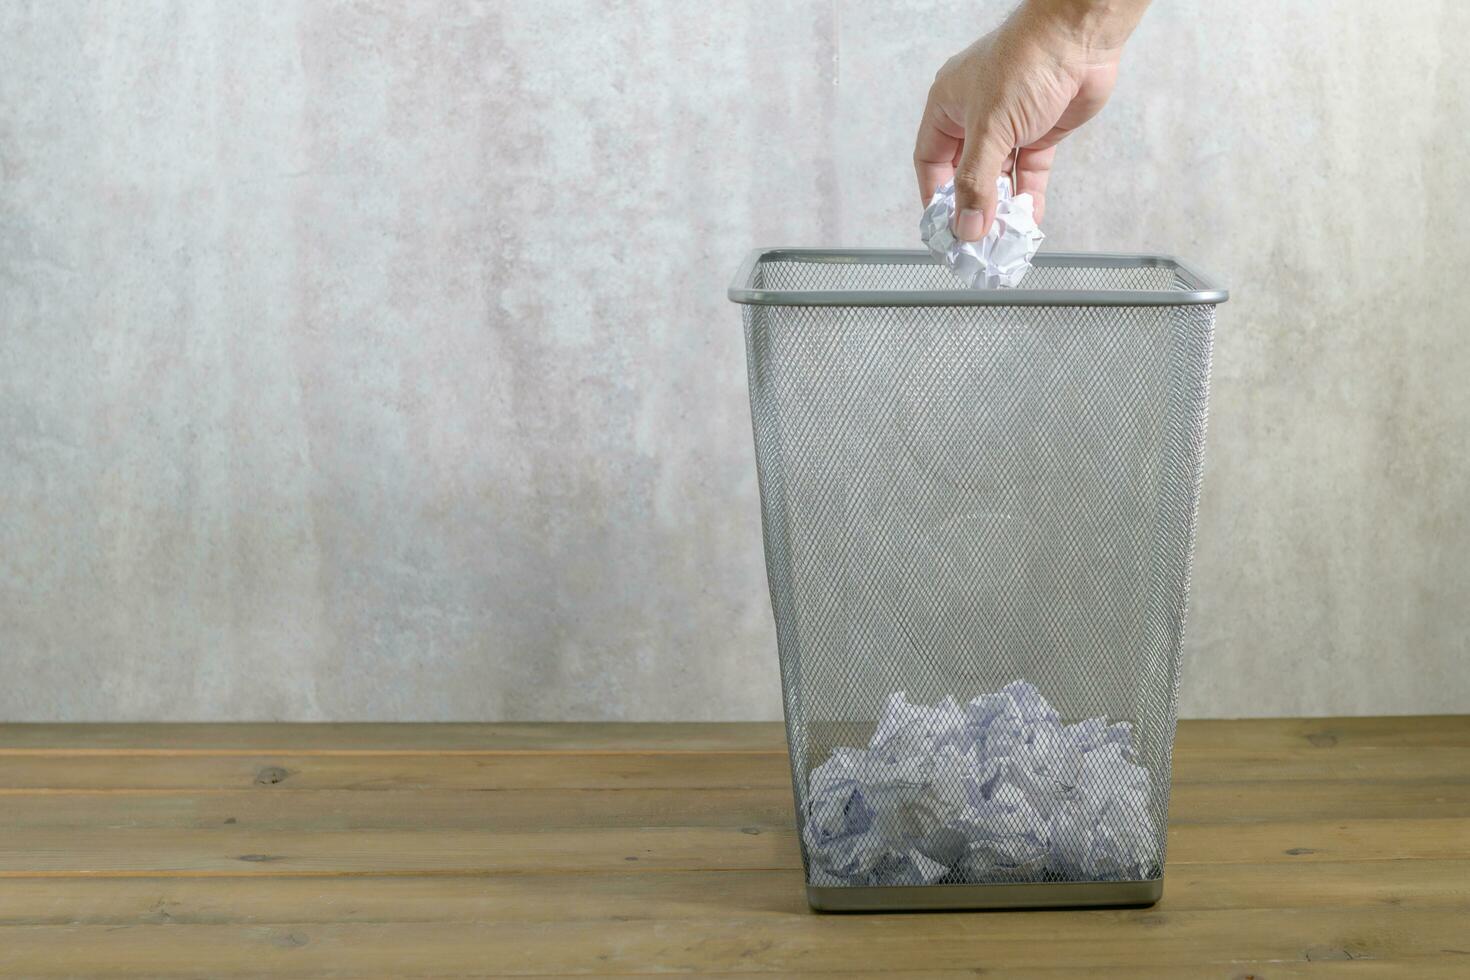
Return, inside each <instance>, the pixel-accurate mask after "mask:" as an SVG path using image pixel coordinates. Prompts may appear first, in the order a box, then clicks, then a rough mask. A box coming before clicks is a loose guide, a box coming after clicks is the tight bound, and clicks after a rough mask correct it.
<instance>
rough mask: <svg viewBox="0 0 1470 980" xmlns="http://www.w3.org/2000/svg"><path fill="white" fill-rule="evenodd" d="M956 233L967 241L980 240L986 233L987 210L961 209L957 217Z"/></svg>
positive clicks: (957, 236) (955, 223) (956, 235)
mask: <svg viewBox="0 0 1470 980" xmlns="http://www.w3.org/2000/svg"><path fill="white" fill-rule="evenodd" d="M954 234H955V237H956V238H959V239H962V240H964V241H967V242H976V241H979V240H980V239H981V238H982V237H984V235H985V212H983V211H973V210H971V209H969V208H966V209H965V210H963V211H961V212H960V213H959V215H958V217H956V218H955V222H954Z"/></svg>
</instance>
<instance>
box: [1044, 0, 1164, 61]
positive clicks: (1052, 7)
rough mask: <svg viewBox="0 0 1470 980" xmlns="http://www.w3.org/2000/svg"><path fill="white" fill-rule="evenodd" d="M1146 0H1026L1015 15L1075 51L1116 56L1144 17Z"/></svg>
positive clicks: (1093, 55)
mask: <svg viewBox="0 0 1470 980" xmlns="http://www.w3.org/2000/svg"><path fill="white" fill-rule="evenodd" d="M1148 4H1149V0H1025V2H1024V3H1023V4H1022V5H1021V7H1020V8H1019V9H1018V10H1017V11H1016V14H1015V16H1016V18H1017V19H1018V20H1021V21H1023V22H1025V23H1027V24H1029V25H1030V26H1033V27H1034V28H1036V29H1039V30H1041V31H1043V32H1045V33H1046V34H1048V35H1050V36H1051V37H1053V38H1055V39H1056V40H1058V41H1060V42H1061V43H1063V44H1065V45H1067V46H1068V47H1070V48H1072V49H1074V50H1075V51H1076V52H1077V53H1078V54H1080V55H1082V56H1084V57H1087V58H1089V60H1090V59H1092V58H1100V59H1106V58H1109V57H1110V56H1111V57H1113V58H1116V56H1117V52H1118V51H1119V50H1120V49H1121V48H1122V47H1123V43H1124V42H1125V41H1127V40H1128V36H1129V35H1130V34H1132V33H1133V29H1134V28H1135V27H1137V26H1138V22H1139V21H1140V20H1142V19H1143V12H1144V10H1146V9H1147V8H1148Z"/></svg>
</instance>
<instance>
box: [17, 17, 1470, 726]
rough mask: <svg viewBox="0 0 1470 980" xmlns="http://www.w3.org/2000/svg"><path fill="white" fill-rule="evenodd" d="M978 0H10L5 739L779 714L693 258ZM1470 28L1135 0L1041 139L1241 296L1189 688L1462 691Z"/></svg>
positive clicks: (860, 228)
mask: <svg viewBox="0 0 1470 980" xmlns="http://www.w3.org/2000/svg"><path fill="white" fill-rule="evenodd" d="M976 6H977V5H976V4H973V3H951V4H938V3H934V4H923V3H902V4H899V3H890V2H879V0H873V2H866V3H859V2H848V0H839V2H835V3H833V2H828V3H820V4H818V3H791V4H761V5H759V6H747V5H744V4H734V3H731V4H725V3H714V4H701V5H697V6H691V5H689V4H684V3H676V2H673V0H665V2H650V3H644V4H635V5H625V4H618V5H604V4H601V3H595V2H590V0H588V2H546V0H538V2H535V3H530V2H526V3H520V2H515V3H511V2H506V3H487V4H467V3H437V4H434V3H417V4H404V3H400V2H398V0H384V2H378V3H305V2H301V3H264V2H261V3H241V2H200V3H173V4H168V3H141V2H139V3H97V4H78V3H53V2H35V3H25V2H8V3H4V4H0V320H3V330H0V644H3V649H0V657H3V666H4V681H3V682H0V717H4V718H10V719H78V720H80V719H137V718H164V719H185V718H189V719H192V718H204V719H219V718H259V719H273V718H301V719H318V718H331V719H369V718H373V719H378V718H382V719H449V718H454V719H521V718H589V717H590V718H629V719H633V718H672V717H686V718H742V717H774V716H776V715H777V713H778V712H779V704H778V692H777V684H776V673H775V669H774V652H773V631H772V628H771V624H770V615H769V607H768V604H767V594H766V589H765V581H764V569H763V565H762V561H761V556H760V538H759V525H758V513H757V504H756V497H755V483H754V473H753V466H752V457H751V448H750V433H749V419H748V414H747V413H748V409H747V404H746V401H745V387H744V375H743V371H744V362H743V352H742V344H741V338H740V333H739V328H738V315H737V312H736V311H735V309H734V308H732V307H730V306H729V305H728V304H727V303H726V302H725V300H724V298H723V291H724V286H725V281H726V279H727V277H728V275H729V274H730V272H731V271H732V269H733V266H734V265H735V263H736V261H737V260H738V258H739V256H740V255H741V253H742V252H743V251H744V250H745V249H746V248H747V247H749V246H750V245H752V244H757V243H760V244H776V243H782V244H894V243H898V244H909V243H911V242H912V241H913V239H914V236H915V227H916V223H917V219H918V213H917V208H916V202H915V200H914V197H915V191H914V189H913V188H912V187H911V184H910V182H911V177H910V172H909V162H908V156H909V152H910V147H911V143H910V141H911V135H912V129H913V125H914V123H915V121H916V117H917V113H918V110H919V108H920V106H921V100H922V97H923V93H924V90H925V88H926V86H927V82H928V79H929V77H930V76H931V74H932V72H933V70H934V68H935V67H937V65H938V64H939V62H940V61H941V60H942V58H943V57H944V56H946V55H947V54H949V53H950V52H951V51H952V50H953V49H956V48H957V47H959V46H961V45H962V44H963V43H965V42H967V41H968V40H969V38H970V37H971V36H973V35H974V34H975V33H976V32H978V31H979V30H981V29H983V28H984V27H986V25H988V24H989V23H992V22H994V21H995V20H996V19H997V18H998V17H999V16H1000V14H1001V10H1000V9H999V7H997V5H994V4H991V5H989V6H988V9H982V11H981V12H980V13H979V14H977V13H976V12H975V9H974V8H975V7H976ZM1467 38H1470V5H1465V4H1460V3H1455V2H1450V0H1446V2H1443V3H1433V2H1428V0H1409V2H1399V3H1394V4H1379V3H1370V2H1368V0H1357V2H1351V3H1348V2H1344V3H1333V4H1324V3H1316V2H1307V0H1297V2H1286V3H1282V2H1276V0H1254V2H1249V3H1245V2H1242V3H1230V4H1219V3H1210V2H1205V0H1195V2H1183V0H1174V2H1161V3H1159V4H1158V5H1157V9H1156V10H1154V11H1153V12H1152V13H1150V15H1149V16H1148V18H1147V20H1146V21H1145V24H1144V26H1143V27H1142V29H1141V30H1140V31H1139V33H1138V35H1137V36H1136V38H1135V41H1134V43H1133V45H1132V48H1131V50H1130V52H1129V57H1128V60H1127V62H1126V63H1125V66H1124V75H1123V79H1122V81H1121V84H1120V85H1119V90H1118V93H1117V95H1116V97H1115V99H1114V102H1113V104H1112V105H1111V106H1110V107H1109V108H1108V110H1107V111H1106V112H1105V113H1104V115H1103V116H1102V117H1101V118H1100V119H1099V120H1098V121H1097V122H1096V123H1094V124H1093V125H1092V126H1091V127H1090V128H1088V129H1087V130H1086V131H1084V132H1082V133H1081V134H1079V136H1078V137H1077V138H1076V139H1074V140H1073V141H1072V142H1070V143H1069V144H1068V145H1066V146H1065V147H1064V149H1063V152H1062V155H1061V157H1060V159H1059V172H1058V174H1057V176H1056V178H1055V180H1054V193H1053V196H1052V198H1051V201H1050V206H1049V212H1048V225H1049V227H1048V231H1049V232H1050V235H1051V240H1050V243H1049V244H1050V246H1051V247H1055V248H1086V249H1093V248H1096V249H1111V250H1162V251H1170V252H1177V253H1179V254H1183V255H1187V256H1189V257H1191V258H1193V259H1196V260H1197V261H1198V262H1199V263H1200V264H1201V265H1203V266H1204V267H1206V268H1209V269H1211V270H1213V271H1215V272H1217V273H1219V274H1220V275H1221V276H1222V277H1223V278H1225V279H1226V280H1227V281H1228V282H1229V284H1230V285H1231V286H1232V288H1233V297H1234V298H1233V299H1232V301H1231V303H1230V304H1229V306H1227V307H1226V308H1224V311H1223V316H1222V319H1221V324H1220V331H1219V337H1218V343H1217V353H1216V366H1215V383H1214V396H1213V416H1212V421H1211V431H1210V446H1209V452H1208V461H1207V473H1206V485H1205V492H1204V500H1203V504H1202V517H1201V526H1200V535H1199V551H1198V558H1197V562H1196V578H1195V598H1194V607H1193V611H1192V614H1191V619H1190V624H1189V625H1190V628H1189V636H1188V651H1187V660H1186V677H1185V682H1184V710H1185V712H1186V713H1188V714H1193V715H1241V714H1296V713H1306V714H1323V713H1365V712H1366V713H1380V712H1381V713H1392V712H1424V711H1466V710H1470V671H1467V670H1466V669H1465V667H1466V663H1467V660H1466V654H1467V647H1470V640H1467V637H1470V558H1467V555H1470V518H1467V505H1470V453H1467V449H1470V445H1467V432H1470V384H1467V378H1470V353H1467V351H1470V344H1467V340H1470V331H1467V320H1470V314H1467V312H1466V311H1467V306H1470V304H1467V302H1466V300H1465V298H1464V294H1463V286H1464V284H1465V281H1466V278H1467V274H1470V217H1467V214H1470V178H1467V174H1470V73H1467V72H1466V70H1465V67H1464V59H1463V57H1462V54H1463V50H1464V47H1465V44H1466V43H1467ZM1457 294H1458V295H1457Z"/></svg>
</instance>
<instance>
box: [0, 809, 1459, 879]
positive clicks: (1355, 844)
mask: <svg viewBox="0 0 1470 980" xmlns="http://www.w3.org/2000/svg"><path fill="white" fill-rule="evenodd" d="M1168 856H1169V862H1170V865H1171V866H1177V865H1185V864H1199V863H1209V864H1250V863H1258V862H1268V861H1272V860H1283V861H1290V862H1291V863H1295V864H1306V863H1311V862H1316V861H1342V860H1353V861H1392V860H1400V859H1405V858H1413V859H1420V860H1429V859H1433V860H1460V859H1470V819H1465V818H1440V819H1427V820H1426V819H1415V820H1410V819H1399V820H1354V819H1343V820H1326V821H1320V820H1319V821H1270V822H1259V823H1240V824H1184V825H1179V826H1173V827H1170V829H1169V855H1168ZM634 865H636V867H633V866H634ZM799 866H800V858H799V854H798V850H797V844H796V835H795V832H794V831H793V830H792V829H791V828H789V827H784V826H783V827H780V828H761V827H754V826H752V827H743V828H738V829H737V828H734V827H669V828H661V827H647V828H643V827H634V828H610V827H593V828H583V829H576V830H567V829H550V830H535V831H502V830H498V829H494V828H484V829H478V830H473V829H450V830H420V829H415V830H346V831H338V830H329V831H258V830H253V829H250V828H242V827H240V826H238V825H231V826H221V827H217V828H210V829H206V830H186V829H157V828H148V827H141V828H117V829H96V828H74V827H60V828H52V827H30V828H15V829H13V830H11V831H9V832H7V833H6V834H5V835H4V838H3V840H0V876H13V875H25V874H36V873H47V874H142V873H147V874H164V873H183V874H190V873H197V874H224V875H240V876H248V875H286V874H373V873H398V874H480V873H496V874H505V873H512V872H515V873H522V874H546V873H581V872H586V871H595V870H612V869H619V868H621V869H623V870H626V871H642V870H648V869H653V870H665V871H672V870H749V869H755V868H767V869H775V868H797V867H799Z"/></svg>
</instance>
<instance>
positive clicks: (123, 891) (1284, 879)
mask: <svg viewBox="0 0 1470 980" xmlns="http://www.w3.org/2000/svg"><path fill="white" fill-rule="evenodd" d="M715 899H717V900H718V905H717V906H716V905H715V904H714V900H715ZM1327 907H1330V908H1368V909H1372V908H1458V909H1462V910H1465V911H1466V913H1467V915H1470V862H1467V861H1372V862H1329V861H1319V862H1313V863H1307V864H1301V865H1294V866H1287V865H1284V864H1274V863H1273V864H1196V865H1172V866H1170V868H1169V871H1168V874H1167V875H1166V878H1165V889H1164V899H1163V901H1162V903H1161V904H1160V905H1159V906H1158V908H1161V909H1164V910H1166V911H1171V912H1176V911H1189V910H1195V911H1204V910H1210V909H1260V908H1327ZM808 914H811V913H809V912H808V910H807V907H806V899H805V893H804V890H803V886H802V877H801V872H800V871H799V870H797V869H787V870H780V871H691V872H667V873H666V872H650V873H641V874H624V873H616V872H589V873H584V874H577V875H485V876H481V875H465V876H435V877H411V876H394V877H358V878H354V877H326V878H292V877H284V878H275V877H268V876H261V877H255V878H199V877H188V876H175V877H127V878H89V877H80V878H78V877H64V878H36V877H32V878H12V879H8V880H6V882H5V884H4V887H3V888H0V925H68V924H75V925H83V924H90V925H108V924H111V925H121V924H129V923H133V924H138V923H142V924H147V923H168V922H173V923H186V924H196V925H203V924H225V923H229V922H240V923H253V924H257V925H269V924H274V923H282V922H296V923H323V922H482V921H501V922H522V921H528V922H535V921H546V922H560V921H572V920H579V919H591V920H596V919H614V920H618V921H623V920H628V919H647V920H650V921H680V920H684V919H717V918H720V917H722V916H737V917H741V918H752V917H755V918H760V917H766V916H777V917H780V916H793V915H808ZM1094 914H1096V915H1101V916H1111V917H1113V918H1114V919H1115V920H1116V921H1123V920H1125V919H1127V920H1129V921H1132V917H1134V916H1135V911H1134V910H1098V911H1097V912H1096V913H1094ZM977 921H979V922H981V923H984V922H986V921H989V919H988V918H987V917H985V916H981V917H979V919H978V920H977Z"/></svg>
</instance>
